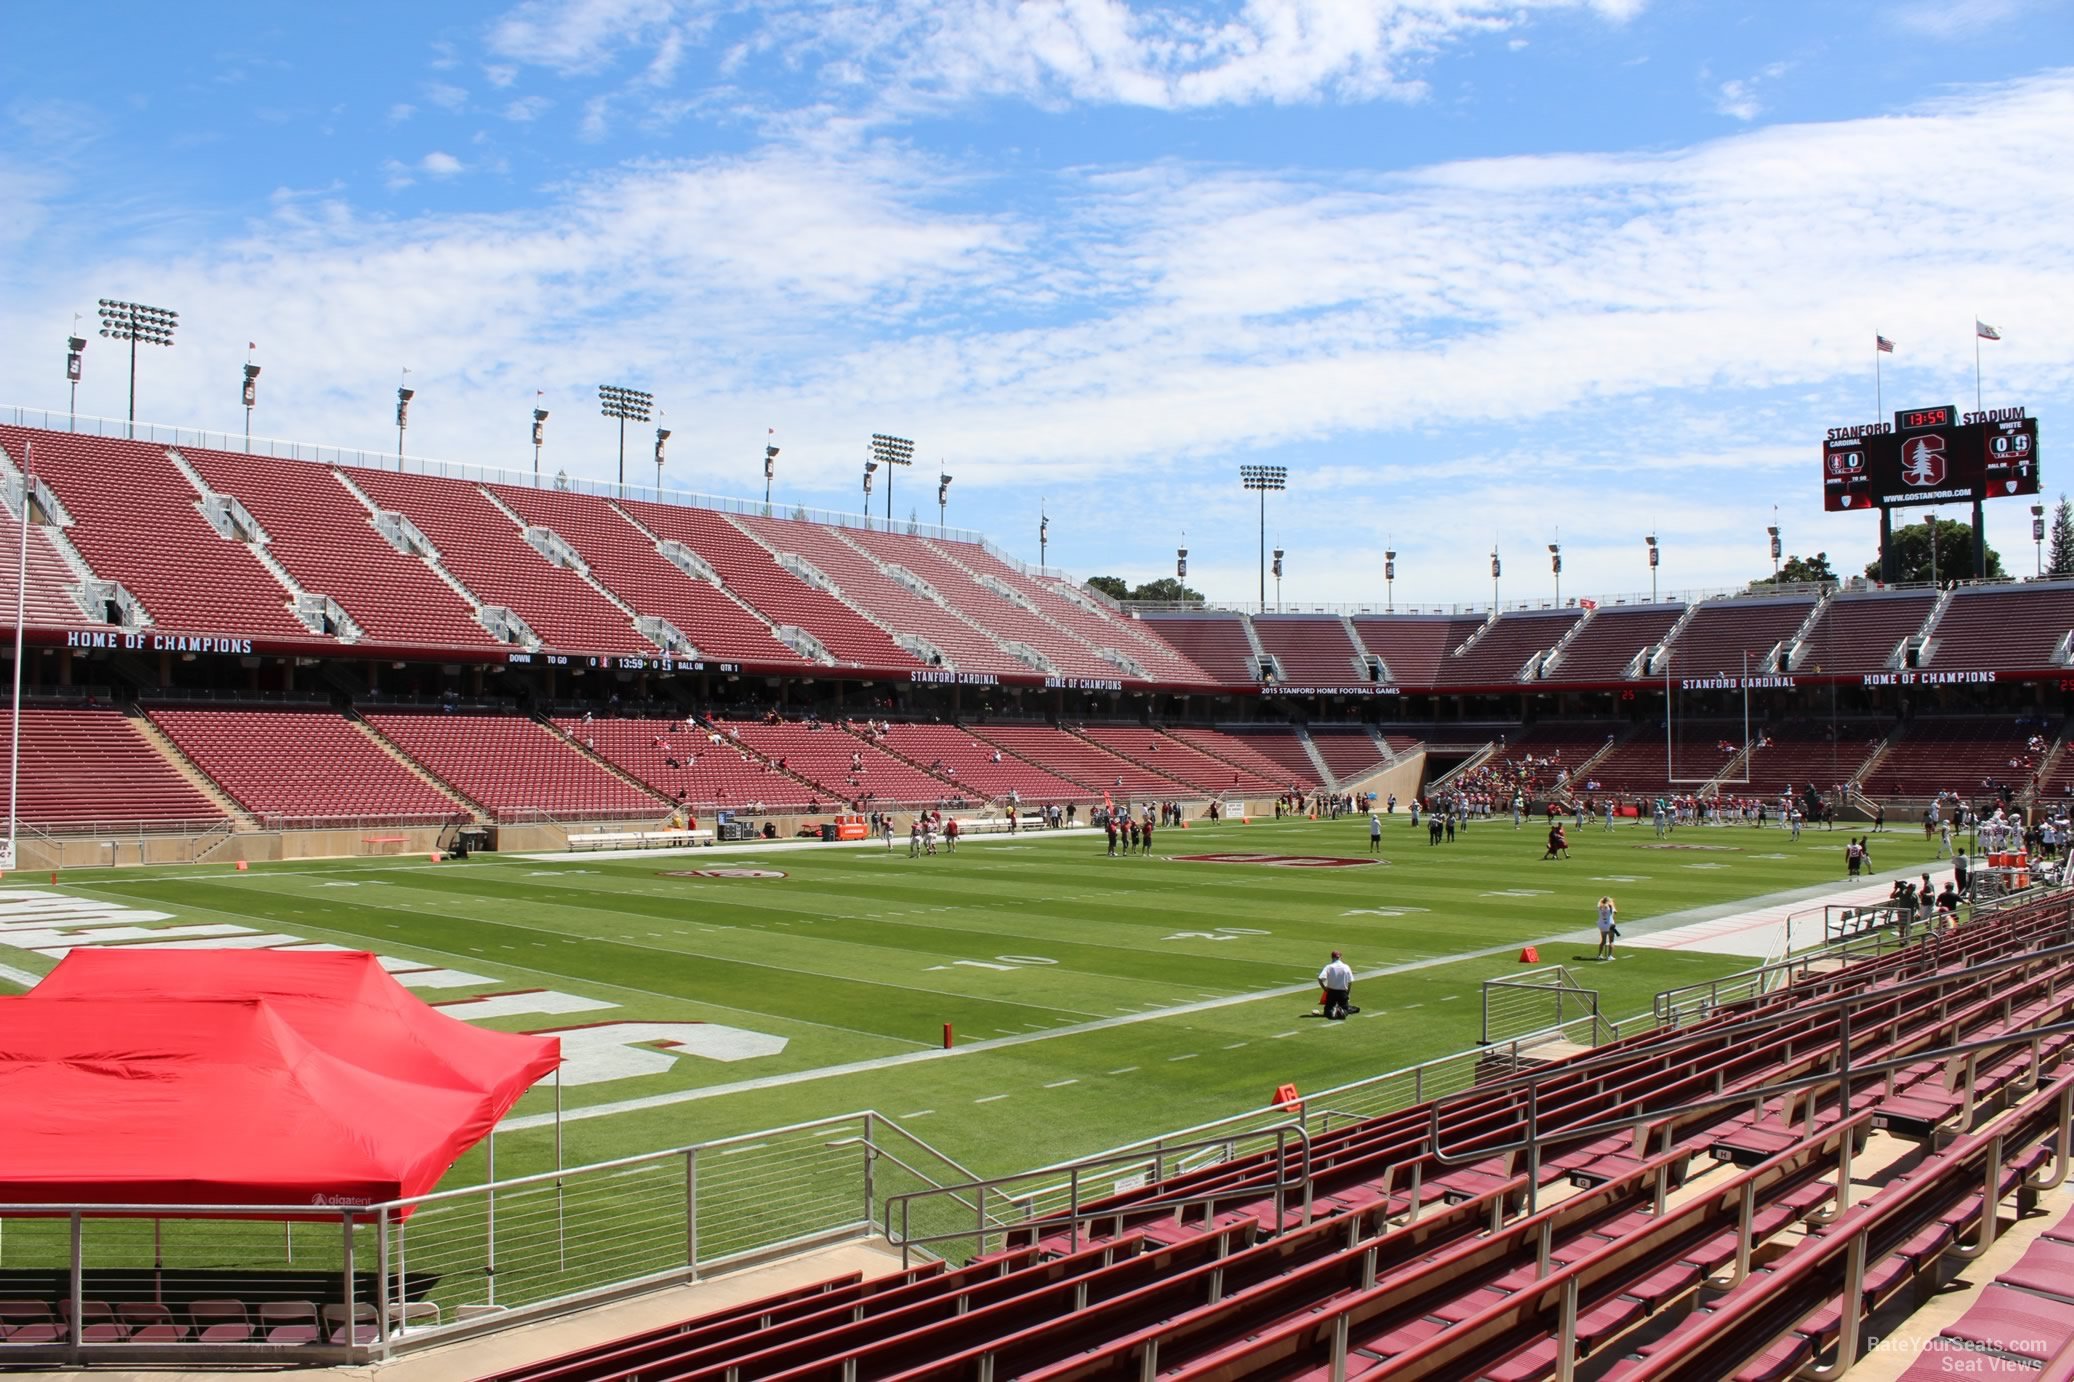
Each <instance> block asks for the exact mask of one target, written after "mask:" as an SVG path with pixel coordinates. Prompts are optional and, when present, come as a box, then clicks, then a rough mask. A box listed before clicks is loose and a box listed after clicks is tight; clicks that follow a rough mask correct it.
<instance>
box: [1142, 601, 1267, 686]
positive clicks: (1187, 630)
mask: <svg viewBox="0 0 2074 1382" xmlns="http://www.w3.org/2000/svg"><path fill="white" fill-rule="evenodd" d="M1145 624H1146V627H1148V628H1150V629H1151V630H1152V631H1153V632H1154V633H1155V634H1157V635H1159V637H1161V638H1163V639H1165V640H1166V641H1167V643H1169V644H1170V645H1172V647H1173V648H1174V650H1175V651H1176V652H1178V653H1179V654H1181V656H1183V657H1185V658H1187V659H1188V660H1189V661H1190V662H1192V663H1194V664H1195V665H1196V666H1198V667H1200V668H1202V669H1203V670H1204V671H1205V672H1207V673H1209V674H1210V676H1212V677H1214V678H1215V679H1216V680H1217V681H1218V682H1220V683H1222V684H1224V685H1226V686H1254V685H1257V684H1258V683H1259V681H1260V676H1259V667H1258V664H1257V663H1256V662H1255V661H1254V658H1253V645H1252V644H1251V643H1249V642H1247V641H1246V623H1245V616H1244V615H1240V614H1229V613H1224V612H1221V611H1206V612H1204V613H1202V614H1148V615H1146V616H1145Z"/></svg>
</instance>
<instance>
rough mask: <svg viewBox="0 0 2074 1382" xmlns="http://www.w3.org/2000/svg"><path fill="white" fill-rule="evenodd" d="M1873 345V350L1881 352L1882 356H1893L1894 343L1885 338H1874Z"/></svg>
mask: <svg viewBox="0 0 2074 1382" xmlns="http://www.w3.org/2000/svg"><path fill="white" fill-rule="evenodd" d="M1872 345H1873V349H1875V350H1877V351H1879V353H1880V354H1882V355H1892V354H1893V353H1894V343H1893V342H1892V341H1890V340H1888V339H1887V338H1886V337H1885V336H1874V337H1873V338H1872Z"/></svg>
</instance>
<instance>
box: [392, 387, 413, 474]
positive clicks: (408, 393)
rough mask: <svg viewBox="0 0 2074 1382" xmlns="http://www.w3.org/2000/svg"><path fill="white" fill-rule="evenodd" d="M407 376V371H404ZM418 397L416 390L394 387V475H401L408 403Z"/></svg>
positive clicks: (407, 421)
mask: <svg viewBox="0 0 2074 1382" xmlns="http://www.w3.org/2000/svg"><path fill="white" fill-rule="evenodd" d="M404 373H405V374H409V373H410V371H409V370H405V371H404ZM417 396H418V391H417V390H416V389H407V388H405V387H404V386H403V385H401V384H398V385H397V386H396V473H397V474H399V475H401V474H402V473H403V429H404V428H406V427H408V426H409V425H410V401H411V400H412V399H413V398H416V397H417Z"/></svg>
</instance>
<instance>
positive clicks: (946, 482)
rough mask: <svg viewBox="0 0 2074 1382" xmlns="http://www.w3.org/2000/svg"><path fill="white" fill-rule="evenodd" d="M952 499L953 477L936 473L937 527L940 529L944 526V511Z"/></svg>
mask: <svg viewBox="0 0 2074 1382" xmlns="http://www.w3.org/2000/svg"><path fill="white" fill-rule="evenodd" d="M950 497H951V477H950V475H949V474H948V473H947V472H944V471H941V470H939V471H938V472H936V526H937V527H939V528H941V527H943V526H944V510H945V509H946V508H947V507H949V503H950Z"/></svg>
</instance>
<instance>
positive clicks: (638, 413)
mask: <svg viewBox="0 0 2074 1382" xmlns="http://www.w3.org/2000/svg"><path fill="white" fill-rule="evenodd" d="M598 411H599V413H601V414H603V415H604V416H605V417H609V418H615V419H617V420H618V422H619V492H620V495H621V496H622V497H624V496H625V494H626V488H627V424H628V423H629V422H647V421H648V420H649V419H650V418H651V417H653V416H654V412H655V395H654V394H652V393H643V392H642V391H641V390H639V389H629V388H627V387H625V386H624V385H621V384H600V385H598Z"/></svg>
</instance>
